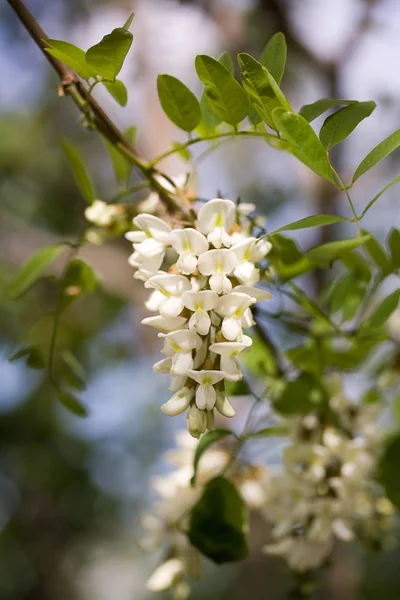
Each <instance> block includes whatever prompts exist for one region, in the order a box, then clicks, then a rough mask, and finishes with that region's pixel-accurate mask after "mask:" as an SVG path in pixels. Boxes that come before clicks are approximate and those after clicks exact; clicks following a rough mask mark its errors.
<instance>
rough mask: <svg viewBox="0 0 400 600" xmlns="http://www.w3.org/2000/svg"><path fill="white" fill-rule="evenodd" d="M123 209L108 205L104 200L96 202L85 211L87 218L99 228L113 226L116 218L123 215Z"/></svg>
mask: <svg viewBox="0 0 400 600" xmlns="http://www.w3.org/2000/svg"><path fill="white" fill-rule="evenodd" d="M121 208H122V207H119V206H117V205H115V204H107V203H106V202H103V200H95V201H94V202H93V203H92V204H91V205H90V206H88V207H87V208H86V209H85V217H86V219H87V220H88V221H90V222H91V223H94V224H95V225H98V226H99V227H107V226H108V225H111V224H112V222H113V220H114V218H115V217H116V216H117V215H119V214H121Z"/></svg>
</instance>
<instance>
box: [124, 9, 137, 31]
mask: <svg viewBox="0 0 400 600" xmlns="http://www.w3.org/2000/svg"><path fill="white" fill-rule="evenodd" d="M134 16H135V13H134V12H133V13H131V14H130V15H129V17H128V18H127V20H126V21H125V23H124V25H123V28H124V29H126V30H127V31H129V28H130V26H131V25H132V21H133V19H134Z"/></svg>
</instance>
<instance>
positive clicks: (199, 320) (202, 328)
mask: <svg viewBox="0 0 400 600" xmlns="http://www.w3.org/2000/svg"><path fill="white" fill-rule="evenodd" d="M210 326H211V319H210V317H209V315H208V313H207V312H206V311H205V310H201V309H200V310H196V312H195V313H194V314H193V315H192V316H191V317H190V319H189V329H194V331H197V333H199V334H200V335H207V333H208V332H209V331H210Z"/></svg>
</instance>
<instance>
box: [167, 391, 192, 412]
mask: <svg viewBox="0 0 400 600" xmlns="http://www.w3.org/2000/svg"><path fill="white" fill-rule="evenodd" d="M193 395H194V389H193V388H190V389H189V388H187V387H183V388H182V389H181V390H179V392H176V394H174V395H173V396H172V398H170V399H169V400H168V401H167V402H166V403H165V404H163V405H162V406H161V410H162V411H163V413H165V414H166V415H169V416H170V417H174V416H176V415H180V414H181V413H183V412H184V411H185V410H186V409H187V408H188V407H189V405H190V403H191V401H192V398H193Z"/></svg>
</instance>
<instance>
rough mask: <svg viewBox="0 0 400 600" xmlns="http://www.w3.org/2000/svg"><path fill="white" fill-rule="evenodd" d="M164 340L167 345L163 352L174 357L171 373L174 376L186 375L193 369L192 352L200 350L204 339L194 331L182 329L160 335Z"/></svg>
mask: <svg viewBox="0 0 400 600" xmlns="http://www.w3.org/2000/svg"><path fill="white" fill-rule="evenodd" d="M158 335H159V337H162V338H164V340H165V345H164V348H163V349H162V352H163V353H164V354H166V355H167V357H168V356H172V366H171V373H172V374H173V375H186V374H187V372H188V370H189V369H192V368H193V356H192V350H195V349H196V348H200V346H201V344H202V339H201V337H200V336H198V335H197V333H195V332H194V331H190V330H189V329H180V330H178V331H172V332H171V333H159V334H158Z"/></svg>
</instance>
